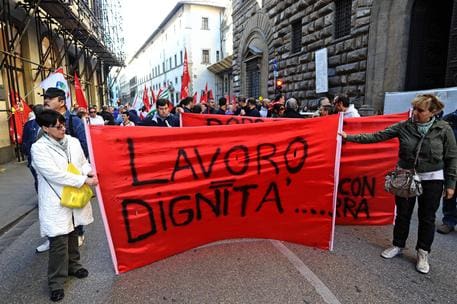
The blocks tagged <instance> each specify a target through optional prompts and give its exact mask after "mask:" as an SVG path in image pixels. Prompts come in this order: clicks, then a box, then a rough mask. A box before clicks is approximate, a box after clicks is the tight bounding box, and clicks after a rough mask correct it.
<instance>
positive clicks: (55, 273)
mask: <svg viewBox="0 0 457 304" xmlns="http://www.w3.org/2000/svg"><path fill="white" fill-rule="evenodd" d="M49 242H50V245H49V262H48V286H49V289H50V290H51V291H53V290H57V289H63V287H64V283H65V280H66V278H67V277H68V274H69V273H70V274H71V273H75V272H76V271H78V270H79V269H81V268H82V266H81V264H80V263H79V259H80V255H79V247H78V232H77V231H76V230H73V231H72V232H71V233H69V234H65V235H59V236H56V237H50V238H49Z"/></svg>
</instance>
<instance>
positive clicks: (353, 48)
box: [233, 0, 373, 106]
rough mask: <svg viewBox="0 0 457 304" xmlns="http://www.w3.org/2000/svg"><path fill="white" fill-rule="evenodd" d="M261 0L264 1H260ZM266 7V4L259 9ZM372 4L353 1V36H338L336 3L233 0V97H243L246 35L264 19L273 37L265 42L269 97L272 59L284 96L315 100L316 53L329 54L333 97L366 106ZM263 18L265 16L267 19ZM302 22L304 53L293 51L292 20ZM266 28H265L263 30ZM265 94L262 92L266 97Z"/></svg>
mask: <svg viewBox="0 0 457 304" xmlns="http://www.w3.org/2000/svg"><path fill="white" fill-rule="evenodd" d="M259 2H260V3H259ZM260 4H262V5H260ZM372 4H373V0H353V1H352V17H351V33H350V35H348V36H345V37H341V38H339V39H335V38H334V18H335V16H334V11H335V3H334V1H332V0H299V1H297V0H284V1H277V0H275V1H273V0H265V1H255V0H234V1H233V32H234V33H233V35H234V66H233V73H234V79H235V86H234V90H235V93H238V94H243V93H244V92H243V65H242V62H243V57H242V56H243V51H244V50H243V49H242V48H244V47H245V45H246V43H247V42H246V41H243V39H246V38H245V37H248V36H249V33H250V32H253V31H259V28H260V27H259V26H258V25H256V23H253V22H249V21H250V20H252V19H253V18H258V16H257V15H259V14H262V15H264V16H266V17H267V18H266V19H267V20H268V22H267V25H265V26H267V27H269V31H270V32H269V33H265V35H264V38H265V42H266V45H267V46H268V47H267V48H268V49H267V50H266V52H265V53H264V56H267V57H268V58H267V60H264V61H263V63H264V64H265V65H267V66H266V67H263V70H265V71H267V72H266V73H267V74H268V75H267V76H266V78H267V79H268V80H267V87H266V90H267V92H265V93H266V94H267V95H268V96H270V97H272V96H273V95H274V88H273V65H272V61H273V59H274V58H276V59H277V61H278V63H279V78H282V79H283V80H284V86H283V91H284V93H285V94H286V96H295V97H297V98H299V99H300V100H307V99H308V100H309V99H314V98H317V97H318V96H317V94H316V91H315V61H314V54H315V51H317V50H319V49H321V48H324V47H326V48H327V50H328V67H329V93H331V94H338V93H346V94H348V95H349V96H350V97H352V100H353V101H354V102H355V103H356V105H359V106H360V105H362V104H365V93H366V78H367V76H366V75H367V54H368V33H369V28H370V17H371V8H372ZM263 19H265V18H263ZM298 19H301V21H302V34H303V35H302V41H301V42H302V46H301V51H299V52H296V53H291V35H292V34H291V29H292V26H291V24H292V22H294V21H296V20H298ZM260 30H262V29H260ZM265 93H264V94H265Z"/></svg>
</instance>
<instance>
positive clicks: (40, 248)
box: [36, 240, 49, 253]
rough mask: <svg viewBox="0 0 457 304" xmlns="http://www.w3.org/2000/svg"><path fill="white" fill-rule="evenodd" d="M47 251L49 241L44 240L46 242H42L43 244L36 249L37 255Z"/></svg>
mask: <svg viewBox="0 0 457 304" xmlns="http://www.w3.org/2000/svg"><path fill="white" fill-rule="evenodd" d="M48 250H49V240H46V242H44V243H43V244H41V245H40V246H38V247H37V248H36V252H37V253H42V252H46V251H48Z"/></svg>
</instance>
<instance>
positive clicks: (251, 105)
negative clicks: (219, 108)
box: [244, 98, 260, 117]
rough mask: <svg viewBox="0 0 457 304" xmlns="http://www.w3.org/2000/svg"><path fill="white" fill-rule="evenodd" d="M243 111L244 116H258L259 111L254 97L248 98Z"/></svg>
mask: <svg viewBox="0 0 457 304" xmlns="http://www.w3.org/2000/svg"><path fill="white" fill-rule="evenodd" d="M244 111H245V114H244V115H245V116H251V117H260V112H259V110H257V101H256V100H255V99H254V98H249V99H248V105H247V107H246V109H245V110H244Z"/></svg>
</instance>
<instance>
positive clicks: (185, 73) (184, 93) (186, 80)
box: [181, 49, 190, 99]
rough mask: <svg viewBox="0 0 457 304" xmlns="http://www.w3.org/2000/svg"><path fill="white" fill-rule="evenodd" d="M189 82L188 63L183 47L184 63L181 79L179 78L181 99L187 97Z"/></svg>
mask: <svg viewBox="0 0 457 304" xmlns="http://www.w3.org/2000/svg"><path fill="white" fill-rule="evenodd" d="M189 84H190V75H189V63H188V61H187V49H185V50H184V65H183V71H182V79H181V99H184V98H186V97H189Z"/></svg>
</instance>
